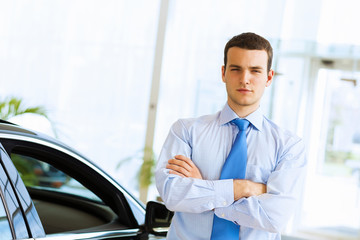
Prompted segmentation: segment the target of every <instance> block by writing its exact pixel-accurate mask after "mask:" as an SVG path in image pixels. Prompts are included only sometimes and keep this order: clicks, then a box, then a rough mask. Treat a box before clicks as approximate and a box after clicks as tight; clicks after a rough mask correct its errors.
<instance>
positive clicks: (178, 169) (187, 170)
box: [166, 155, 202, 179]
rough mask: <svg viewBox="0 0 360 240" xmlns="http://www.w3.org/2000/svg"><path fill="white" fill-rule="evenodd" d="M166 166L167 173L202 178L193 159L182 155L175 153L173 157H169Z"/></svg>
mask: <svg viewBox="0 0 360 240" xmlns="http://www.w3.org/2000/svg"><path fill="white" fill-rule="evenodd" d="M166 168H167V169H170V172H169V173H171V174H176V175H179V176H182V177H191V178H198V179H202V176H201V173H200V170H199V169H198V168H197V167H196V166H195V164H194V163H193V161H191V159H190V158H187V157H185V156H183V155H176V156H175V157H174V158H173V159H170V160H169V161H168V164H167V165H166Z"/></svg>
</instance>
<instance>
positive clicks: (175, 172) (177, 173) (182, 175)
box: [169, 170, 186, 177]
mask: <svg viewBox="0 0 360 240" xmlns="http://www.w3.org/2000/svg"><path fill="white" fill-rule="evenodd" d="M169 173H170V174H175V175H178V176H180V177H186V176H185V175H184V174H181V173H179V172H177V171H173V170H170V171H169Z"/></svg>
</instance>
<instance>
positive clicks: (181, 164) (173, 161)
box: [168, 159, 191, 171]
mask: <svg viewBox="0 0 360 240" xmlns="http://www.w3.org/2000/svg"><path fill="white" fill-rule="evenodd" d="M168 163H169V164H173V165H177V166H179V167H182V168H185V169H186V170H188V171H190V170H191V166H190V165H189V164H188V163H187V162H185V161H183V160H181V159H170V160H169V161H168Z"/></svg>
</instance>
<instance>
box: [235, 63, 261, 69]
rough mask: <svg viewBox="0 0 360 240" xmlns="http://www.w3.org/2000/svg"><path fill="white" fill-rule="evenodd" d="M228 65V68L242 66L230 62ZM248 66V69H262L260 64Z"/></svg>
mask: <svg viewBox="0 0 360 240" xmlns="http://www.w3.org/2000/svg"><path fill="white" fill-rule="evenodd" d="M229 67H230V68H242V67H241V66H239V65H236V64H230V65H229ZM249 68H250V69H264V68H263V67H262V66H250V67H249Z"/></svg>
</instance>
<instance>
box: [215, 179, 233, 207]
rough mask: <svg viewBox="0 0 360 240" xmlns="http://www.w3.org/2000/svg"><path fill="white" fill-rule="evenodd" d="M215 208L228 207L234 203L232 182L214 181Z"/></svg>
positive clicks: (227, 180) (225, 180) (226, 180)
mask: <svg viewBox="0 0 360 240" xmlns="http://www.w3.org/2000/svg"><path fill="white" fill-rule="evenodd" d="M214 190H215V208H223V207H228V206H230V205H231V204H232V203H233V202H234V181H233V179H223V180H218V181H214Z"/></svg>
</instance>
